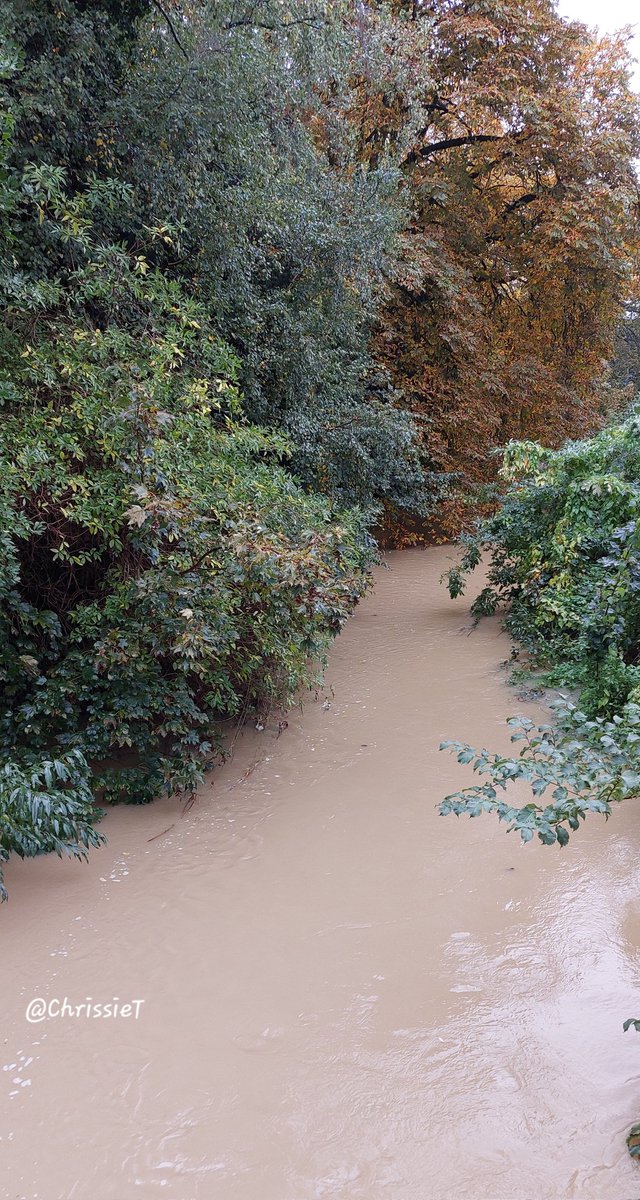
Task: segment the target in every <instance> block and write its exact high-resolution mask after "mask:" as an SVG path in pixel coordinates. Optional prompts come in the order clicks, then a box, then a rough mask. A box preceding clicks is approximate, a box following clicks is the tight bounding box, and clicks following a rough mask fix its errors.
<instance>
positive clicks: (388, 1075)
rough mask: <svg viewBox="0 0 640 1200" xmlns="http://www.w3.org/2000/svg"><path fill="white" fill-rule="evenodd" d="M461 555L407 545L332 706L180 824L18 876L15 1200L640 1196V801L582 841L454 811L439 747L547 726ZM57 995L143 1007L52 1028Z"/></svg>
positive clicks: (1, 1145) (15, 872)
mask: <svg viewBox="0 0 640 1200" xmlns="http://www.w3.org/2000/svg"><path fill="white" fill-rule="evenodd" d="M450 553H451V552H450V550H448V549H446V548H438V549H432V550H429V551H426V552H422V551H408V552H404V553H402V554H392V555H390V556H389V558H388V560H387V561H388V564H389V568H390V569H389V570H380V571H379V573H378V580H377V587H376V590H375V592H374V593H372V594H371V595H370V596H368V597H367V599H366V600H365V601H364V602H363V604H362V605H361V606H360V608H359V610H358V612H357V613H356V615H355V617H354V618H353V620H352V621H351V622H350V624H349V625H348V627H347V628H346V630H345V631H344V633H343V634H342V635H341V637H340V638H339V639H338V641H337V643H336V644H335V646H334V648H333V650H332V653H331V661H330V669H329V672H328V675H327V680H326V686H325V689H324V691H323V693H322V695H321V696H320V697H319V699H318V700H317V701H315V702H314V701H313V700H310V701H309V702H308V703H307V704H306V706H305V710H304V712H303V713H300V712H297V711H296V712H294V713H292V714H289V718H288V728H287V729H286V730H285V731H284V733H282V735H281V736H277V728H276V723H275V722H270V723H269V724H268V725H267V728H266V729H265V730H264V731H263V732H260V733H259V732H257V731H255V730H250V731H248V732H246V733H245V734H244V736H243V737H242V738H241V739H240V740H239V743H238V745H237V748H236V753H235V757H234V759H233V761H231V762H230V763H228V764H227V765H226V766H225V767H224V768H223V769H221V770H219V771H218V772H217V773H216V774H215V775H214V776H212V782H211V784H210V785H209V786H207V787H206V788H204V789H203V790H202V792H201V793H200V794H199V796H198V798H197V800H196V803H195V804H194V805H193V807H192V808H191V809H190V811H188V812H186V813H185V814H184V815H183V816H181V815H180V808H179V806H178V805H177V803H176V801H175V800H173V801H169V800H167V801H162V802H159V803H157V804H155V805H153V806H151V807H144V808H122V809H117V810H115V811H114V812H112V813H110V814H109V815H108V817H107V818H106V820H105V823H104V829H105V832H106V833H107V835H108V838H109V842H108V845H107V846H106V847H104V848H103V849H101V850H99V851H96V852H94V853H92V855H91V859H90V862H89V864H88V865H79V864H77V863H67V862H62V863H61V862H59V861H58V860H57V859H41V860H36V861H30V862H27V863H18V862H16V863H13V862H12V863H11V864H10V867H9V869H8V870H7V872H6V879H7V884H8V887H9V893H10V900H9V903H8V904H7V905H4V906H3V908H2V910H1V911H0V937H1V938H2V943H1V945H2V959H1V962H2V1028H1V1031H0V1039H1V1042H2V1054H1V1055H0V1058H1V1061H2V1065H3V1071H2V1072H0V1097H1V1103H2V1122H1V1125H0V1194H1V1195H2V1196H3V1197H6V1198H7V1200H22V1198H24V1200H135V1198H136V1197H141V1198H144V1200H146V1198H147V1197H148V1198H149V1200H153V1198H154V1197H164V1198H166V1200H466V1198H468V1200H565V1198H567V1200H637V1197H639V1196H640V1167H638V1166H636V1165H635V1164H633V1163H632V1162H631V1161H630V1159H629V1158H628V1155H627V1151H626V1147H625V1140H624V1139H625V1135H626V1132H627V1129H628V1127H629V1125H630V1124H631V1123H632V1122H633V1121H634V1120H637V1119H640V1037H639V1036H638V1035H637V1034H634V1033H633V1032H630V1033H628V1034H626V1035H624V1034H623V1033H622V1021H623V1019H624V1018H625V1017H629V1016H638V1017H640V987H639V984H640V860H639V856H638V846H639V844H640V814H639V813H638V811H637V809H636V808H635V806H634V805H633V804H631V803H629V804H628V805H627V806H626V808H622V809H621V810H620V811H619V812H617V813H616V814H615V816H614V818H613V819H612V821H610V822H609V824H608V825H605V824H604V823H603V822H599V821H598V820H596V819H593V820H592V821H591V823H590V824H588V825H587V827H586V828H585V829H584V831H583V832H581V833H580V834H579V835H578V836H576V837H575V838H574V839H572V841H571V843H570V845H569V847H568V848H567V849H565V850H563V851H560V850H558V848H557V847H553V848H546V847H542V846H538V845H530V846H528V847H526V848H525V847H522V846H521V845H520V843H519V841H518V840H517V839H516V838H515V837H514V836H512V835H511V836H508V835H507V834H506V833H505V830H504V827H501V826H499V825H498V823H497V822H496V821H495V820H493V819H491V818H488V817H486V818H482V819H481V820H479V821H466V820H465V821H456V820H455V818H453V817H449V818H446V819H444V818H441V817H439V816H438V814H437V811H436V804H437V802H438V801H439V800H440V799H441V797H442V796H443V795H444V794H445V793H446V792H447V791H452V790H455V789H456V788H457V787H458V786H460V785H461V784H462V782H463V780H464V778H465V773H464V771H463V769H462V768H461V767H459V766H458V765H457V764H456V762H455V760H453V759H451V758H450V757H449V756H447V755H444V754H441V753H439V752H438V749H437V747H438V743H439V741H440V740H441V739H442V738H443V737H462V738H468V739H469V740H470V741H472V742H482V743H484V744H487V745H489V746H490V747H495V748H498V747H499V746H500V745H505V746H506V744H507V741H508V739H507V736H506V734H505V730H504V719H505V717H506V716H507V715H510V714H511V713H513V712H514V711H515V712H518V711H527V710H528V711H529V712H532V713H533V715H537V714H536V713H535V709H533V708H532V706H531V705H529V706H528V708H527V705H525V704H523V703H522V702H520V701H518V700H517V699H516V695H515V693H514V690H513V688H509V687H508V686H507V683H506V677H505V673H504V669H503V667H502V666H501V662H502V661H503V660H504V659H505V658H506V657H507V655H508V653H509V643H508V641H507V639H506V638H505V637H504V635H503V634H501V633H500V630H499V627H498V625H497V623H496V622H493V621H486V622H484V623H483V624H481V626H480V627H479V628H478V629H477V630H476V631H474V632H472V633H470V632H469V619H468V616H467V607H466V602H465V601H459V602H457V603H456V604H452V603H451V602H450V601H449V600H448V599H447V596H446V593H445V591H444V589H443V588H442V587H441V586H440V585H439V582H438V581H439V577H440V574H441V572H442V570H443V569H444V568H445V566H446V565H447V563H448V559H449V557H450ZM38 997H42V998H44V999H45V1000H47V1001H49V1000H50V999H51V998H58V1000H59V1001H60V1003H61V1004H62V1003H63V1002H64V1000H65V999H66V1000H67V1002H68V1005H74V1006H75V1005H77V1004H81V1003H83V1002H88V1000H89V999H90V1001H91V1003H94V1002H95V1003H112V1002H113V1003H118V1005H122V1004H126V1003H130V1002H133V1001H137V1000H140V1001H143V1003H142V1004H141V1005H139V1006H138V1017H137V1019H136V1017H135V1012H134V1013H133V1014H131V1015H129V1017H128V1018H120V1017H118V1018H114V1019H106V1020H105V1019H96V1018H87V1017H86V1015H85V1016H83V1015H80V1016H77V1017H76V1016H69V1015H64V1016H59V1017H58V1018H57V1019H55V1018H47V1019H44V1020H42V1021H39V1022H34V1023H29V1022H28V1021H27V1020H26V1018H25V1010H26V1006H27V1004H28V1002H29V1001H31V1000H32V999H33V998H38ZM116 998H117V1000H116Z"/></svg>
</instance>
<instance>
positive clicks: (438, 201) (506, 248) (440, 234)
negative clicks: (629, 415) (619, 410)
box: [354, 0, 640, 530]
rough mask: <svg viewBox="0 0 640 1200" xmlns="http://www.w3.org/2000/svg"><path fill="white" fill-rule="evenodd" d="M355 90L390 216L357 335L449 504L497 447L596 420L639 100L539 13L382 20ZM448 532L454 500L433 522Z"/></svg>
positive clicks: (488, 471)
mask: <svg viewBox="0 0 640 1200" xmlns="http://www.w3.org/2000/svg"><path fill="white" fill-rule="evenodd" d="M393 8H394V13H395V15H394V17H393V18H392V20H391V21H389V19H388V17H387V15H386V13H385V9H384V6H383V5H378V4H371V5H370V6H369V12H370V17H369V25H368V29H369V33H368V36H369V38H370V40H371V41H372V42H373V41H375V39H376V38H377V39H379V40H380V39H382V42H383V44H384V51H385V52H384V54H383V55H379V56H378V58H377V59H376V68H377V69H376V73H375V75H373V77H372V78H366V77H365V76H364V75H363V76H362V77H361V79H360V81H359V104H358V106H357V107H356V109H355V112H354V120H355V121H356V122H357V125H358V129H359V136H360V154H361V156H362V157H363V159H364V161H365V162H367V163H368V164H369V165H370V166H371V167H372V168H375V167H376V165H377V164H378V163H379V162H380V161H381V156H382V155H384V154H385V153H389V154H391V155H392V157H393V159H394V161H396V162H397V163H398V165H399V166H400V168H401V169H402V172H403V177H404V189H405V194H406V196H407V199H408V219H407V221H406V224H405V227H404V235H403V253H402V257H401V260H400V263H399V265H398V266H397V267H396V268H395V270H394V271H392V272H391V274H390V279H391V282H392V294H391V298H390V301H389V303H388V304H387V305H386V308H385V311H384V314H383V317H382V320H381V322H380V327H379V331H378V334H377V337H376V353H377V356H378V359H379V361H380V362H381V364H382V365H383V366H384V367H385V369H386V370H388V371H389V373H390V374H391V377H392V379H393V381H394V384H395V385H396V387H397V388H398V389H399V390H400V391H401V392H402V393H403V394H404V396H405V398H406V402H407V403H408V404H409V406H410V408H411V409H412V411H413V412H415V413H416V414H419V415H420V416H422V417H423V418H424V419H425V426H424V443H425V446H426V449H427V451H428V455H429V459H430V462H431V465H432V467H433V469H435V470H436V471H439V472H443V471H444V472H451V471H453V472H457V473H459V475H460V476H461V477H462V491H463V492H465V491H467V492H468V491H469V489H470V488H471V489H472V490H473V487H474V485H476V486H477V485H481V484H482V483H483V482H485V481H487V480H490V479H491V478H493V476H494V474H495V466H494V462H495V460H494V459H493V458H492V456H491V451H492V450H493V449H494V448H495V447H498V446H500V445H503V444H504V443H505V442H507V441H508V440H509V439H510V438H514V437H515V438H522V437H529V438H533V439H542V440H543V442H544V443H545V444H546V445H558V444H559V443H560V442H561V441H562V439H563V438H564V437H566V436H571V435H575V434H576V433H581V434H583V433H585V432H588V431H589V430H590V429H593V428H594V427H595V426H597V425H598V424H599V423H601V421H602V419H603V416H604V414H605V413H606V412H607V411H609V410H610V408H611V406H612V404H613V403H614V402H615V399H616V397H615V393H614V392H612V390H611V387H610V386H609V383H608V381H607V372H606V365H605V364H606V361H607V360H608V359H610V358H611V354H612V345H613V340H614V336H615V331H616V327H617V324H618V320H619V316H620V312H621V306H622V304H623V303H624V302H625V300H626V299H627V297H628V295H629V292H630V290H631V288H632V287H633V286H634V282H633V280H634V272H633V267H634V263H635V260H636V255H637V245H638V240H637V235H638V186H637V178H636V174H635V169H634V165H633V162H634V158H635V157H636V156H637V155H638V152H639V146H640V142H639V132H638V130H639V121H638V101H637V97H636V96H635V95H634V93H633V92H632V91H631V88H630V74H629V61H630V60H629V56H628V51H627V49H626V44H625V35H620V36H618V37H613V38H603V39H600V40H597V39H594V38H593V37H592V35H591V34H590V33H589V32H588V31H587V30H586V28H585V27H584V26H582V25H579V24H575V23H572V24H569V23H567V22H566V21H564V20H561V19H560V18H559V17H558V15H557V13H556V11H555V7H554V5H553V4H552V2H551V0H534V2H533V3H530V4H526V5H523V4H520V3H513V2H507V3H504V2H502V0H500V3H498V2H497V0H475V2H474V3H471V4H469V3H467V2H465V3H460V2H458V0H433V2H432V3H420V4H409V3H397V4H395V5H394V6H393ZM463 519H464V505H463V503H462V499H461V497H458V499H457V500H456V501H454V502H453V503H451V504H450V505H449V506H448V507H447V508H446V509H445V511H444V512H443V513H442V514H441V520H442V523H443V525H444V527H445V529H448V530H455V529H456V528H458V527H459V525H460V523H461V521H462V520H463Z"/></svg>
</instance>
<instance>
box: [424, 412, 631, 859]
mask: <svg viewBox="0 0 640 1200" xmlns="http://www.w3.org/2000/svg"><path fill="white" fill-rule="evenodd" d="M639 433H640V417H639V416H638V415H637V414H636V413H635V412H633V413H632V414H631V415H630V416H629V417H628V418H627V419H626V420H625V421H624V422H622V423H621V424H619V425H615V426H612V427H609V428H607V429H605V430H603V431H602V432H600V433H599V434H597V435H596V436H595V437H593V438H591V439H589V440H587V441H583V442H572V443H568V444H567V445H566V446H565V447H564V448H563V449H562V450H559V451H549V450H544V449H543V448H542V447H541V446H539V445H536V444H534V443H519V444H514V445H512V446H510V447H508V448H507V451H506V453H505V464H504V468H503V473H504V475H505V477H506V479H507V480H508V482H509V488H508V490H507V492H506V495H505V498H504V502H503V504H502V506H501V508H500V510H499V511H498V513H496V514H495V515H494V516H493V517H492V518H490V519H489V520H488V521H486V522H484V523H483V524H482V525H481V527H480V528H479V530H478V531H477V533H476V534H475V535H473V536H471V535H470V536H468V537H467V538H466V539H465V541H466V549H465V554H464V557H463V559H462V563H461V565H460V566H459V567H455V568H453V570H452V571H451V572H450V573H449V588H450V591H451V594H452V595H453V596H456V595H459V594H460V593H461V592H462V591H463V590H464V587H465V584H466V575H467V573H468V572H469V571H471V570H473V569H474V568H475V567H477V566H478V565H479V564H480V562H481V556H482V552H483V551H484V552H485V553H486V555H487V556H488V570H487V578H488V582H487V585H486V587H484V588H483V590H482V591H481V593H480V595H479V596H478V597H477V598H476V600H475V602H474V604H473V606H472V611H473V612H474V613H475V614H476V615H477V616H482V615H483V614H486V613H490V612H494V611H495V610H496V609H497V607H498V606H499V605H501V604H506V605H507V606H508V611H507V626H508V628H509V629H510V631H511V633H512V634H513V636H514V637H515V639H516V640H517V641H518V642H519V643H520V645H521V647H524V648H525V649H526V650H527V651H528V653H529V658H530V661H529V670H537V671H538V673H539V674H540V675H541V678H542V681H543V682H545V683H547V684H555V685H558V686H569V687H570V688H572V689H575V690H577V691H578V692H579V703H580V708H579V709H577V708H576V707H575V706H573V705H570V704H568V703H566V702H563V703H561V704H560V706H559V711H558V721H557V724H556V726H555V727H553V728H552V727H547V726H541V727H539V728H538V729H534V728H533V726H532V723H531V722H530V721H526V720H525V719H524V718H520V719H516V720H515V721H514V722H513V723H514V724H515V725H516V726H517V732H516V734H515V735H514V737H513V738H512V741H516V740H522V739H523V738H524V739H525V743H526V744H525V746H524V748H523V750H522V752H521V754H520V755H519V756H518V757H516V758H511V757H509V756H503V755H496V754H490V753H489V752H488V751H486V750H482V751H480V752H476V751H475V750H474V749H473V748H472V747H470V746H466V745H464V744H462V743H445V746H446V747H447V748H449V749H453V750H454V751H455V753H456V754H457V756H458V761H459V762H461V763H472V764H473V769H474V770H475V771H477V772H480V773H482V774H487V775H488V776H489V779H490V782H489V783H486V784H481V785H479V786H474V787H471V788H467V789H465V790H464V791H463V792H462V793H458V794H456V795H455V796H453V797H448V798H447V800H446V801H445V803H444V805H443V806H442V811H443V812H444V813H447V812H455V813H458V814H460V813H462V812H466V813H468V814H469V815H471V816H476V815H478V814H479V813H481V812H483V811H493V812H496V813H497V814H498V816H499V817H500V819H501V820H506V821H509V822H510V823H511V827H512V828H514V829H518V830H519V831H520V833H521V835H522V836H523V838H525V840H528V838H530V837H531V836H532V832H533V831H534V830H535V831H537V833H538V834H539V836H540V837H541V839H542V840H543V841H544V842H554V841H556V840H557V841H559V842H560V843H561V844H564V843H565V841H566V840H567V839H568V835H569V830H570V829H576V828H577V827H578V822H579V819H580V818H581V817H583V816H584V815H585V814H586V813H587V812H589V811H594V812H602V813H605V814H607V813H608V812H609V806H610V803H611V802H612V801H613V800H620V799H623V798H625V797H628V796H632V795H636V794H637V792H638V790H639V789H640V769H639V768H640V760H639V758H638V754H639V753H640V751H639V750H638V747H639V746H640V732H639V731H638V723H639V720H640V710H639V708H638V702H639V701H640V661H639V655H640V523H639V521H638V513H639V508H640V452H639V445H640V443H639V440H638V435H639ZM515 780H523V781H525V782H527V783H528V784H529V785H530V787H531V790H532V792H533V796H534V801H533V803H531V804H529V805H527V806H525V807H524V808H520V809H517V808H513V807H512V806H510V805H508V804H506V803H504V802H503V801H502V800H501V799H499V797H498V793H497V791H496V788H500V789H504V788H505V787H506V786H507V785H508V784H509V783H510V782H512V781H515ZM550 788H551V789H552V791H551V795H550V800H549V799H547V800H546V801H545V802H544V803H542V802H541V801H540V799H539V798H540V797H542V796H543V795H545V794H546V793H547V791H548V789H550Z"/></svg>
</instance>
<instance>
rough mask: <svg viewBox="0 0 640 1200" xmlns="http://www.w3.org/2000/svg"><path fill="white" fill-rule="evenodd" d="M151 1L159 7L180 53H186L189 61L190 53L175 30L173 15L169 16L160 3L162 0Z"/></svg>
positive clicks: (155, 6)
mask: <svg viewBox="0 0 640 1200" xmlns="http://www.w3.org/2000/svg"><path fill="white" fill-rule="evenodd" d="M151 3H152V4H153V7H154V8H157V10H158V12H159V13H160V15H161V16H162V17H163V18H164V20H165V21H166V23H167V27H168V29H169V32H170V34H171V36H172V38H173V40H174V42H175V44H176V46H177V47H178V49H179V51H180V53H181V54H184V57H185V58H186V59H187V62H188V61H189V55H188V54H187V51H186V50H185V48H184V46H183V45H182V42H181V41H180V38H179V37H178V35H177V33H176V31H175V28H174V25H173V21H172V20H171V17H170V16H169V14H168V12H166V11H165V9H164V8H163V7H162V5H161V4H160V0H151Z"/></svg>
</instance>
